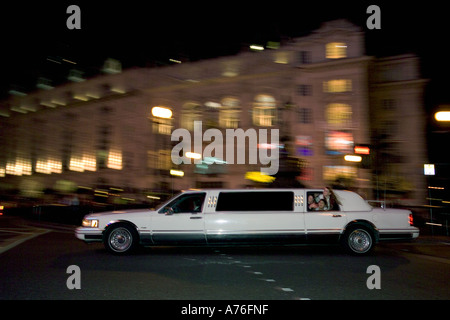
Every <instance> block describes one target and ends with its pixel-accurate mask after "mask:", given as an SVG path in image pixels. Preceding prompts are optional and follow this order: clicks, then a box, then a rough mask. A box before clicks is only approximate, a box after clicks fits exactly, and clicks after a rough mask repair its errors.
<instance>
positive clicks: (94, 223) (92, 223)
mask: <svg viewBox="0 0 450 320" xmlns="http://www.w3.org/2000/svg"><path fill="white" fill-rule="evenodd" d="M81 225H82V226H83V227H88V228H97V227H98V220H95V219H83V221H82V222H81Z"/></svg>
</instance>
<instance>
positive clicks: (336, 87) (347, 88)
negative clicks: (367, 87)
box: [323, 79, 352, 93]
mask: <svg viewBox="0 0 450 320" xmlns="http://www.w3.org/2000/svg"><path fill="white" fill-rule="evenodd" d="M323 91H324V92H328V93H339V92H351V91H352V80H350V79H337V80H329V81H324V82H323Z"/></svg>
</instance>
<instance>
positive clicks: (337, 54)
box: [326, 42, 347, 59]
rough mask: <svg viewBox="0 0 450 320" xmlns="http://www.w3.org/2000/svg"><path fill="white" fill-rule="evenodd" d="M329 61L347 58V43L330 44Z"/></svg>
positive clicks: (327, 46) (327, 47)
mask: <svg viewBox="0 0 450 320" xmlns="http://www.w3.org/2000/svg"><path fill="white" fill-rule="evenodd" d="M326 57H327V59H341V58H346V57H347V44H346V43H345V42H330V43H327V45H326Z"/></svg>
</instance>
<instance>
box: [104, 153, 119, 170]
mask: <svg viewBox="0 0 450 320" xmlns="http://www.w3.org/2000/svg"><path fill="white" fill-rule="evenodd" d="M106 166H107V167H108V168H110V169H115V170H122V151H120V150H117V149H112V150H110V151H109V154H108V163H107V165H106Z"/></svg>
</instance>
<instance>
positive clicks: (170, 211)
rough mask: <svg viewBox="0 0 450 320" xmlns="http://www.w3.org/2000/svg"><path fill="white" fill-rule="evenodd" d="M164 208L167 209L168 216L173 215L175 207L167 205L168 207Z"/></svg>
mask: <svg viewBox="0 0 450 320" xmlns="http://www.w3.org/2000/svg"><path fill="white" fill-rule="evenodd" d="M164 210H165V213H164V214H165V215H166V216H171V215H173V208H172V207H169V206H167V207H165V208H164Z"/></svg>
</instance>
